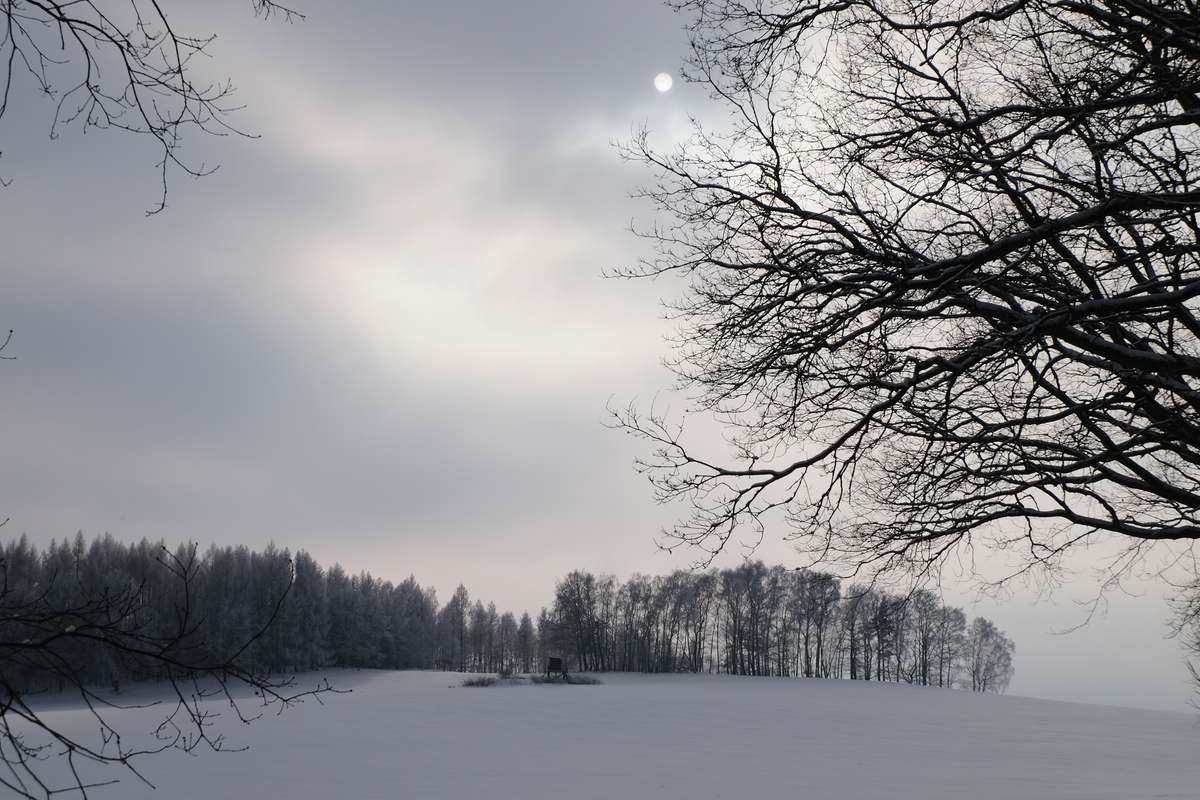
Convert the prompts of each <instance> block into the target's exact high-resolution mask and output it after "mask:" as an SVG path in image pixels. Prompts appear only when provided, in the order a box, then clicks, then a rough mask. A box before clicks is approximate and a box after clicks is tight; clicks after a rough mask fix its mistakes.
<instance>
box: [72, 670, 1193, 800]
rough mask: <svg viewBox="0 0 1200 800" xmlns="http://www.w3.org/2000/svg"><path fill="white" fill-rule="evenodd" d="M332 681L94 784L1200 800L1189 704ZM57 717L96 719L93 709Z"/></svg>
mask: <svg viewBox="0 0 1200 800" xmlns="http://www.w3.org/2000/svg"><path fill="white" fill-rule="evenodd" d="M332 677H333V679H334V681H335V683H336V684H338V685H340V686H343V687H347V688H353V693H352V694H348V695H341V696H336V697H333V698H331V699H329V700H328V702H327V703H326V704H325V705H324V706H320V705H317V704H315V703H311V702H310V703H308V704H306V705H305V706H304V707H301V708H298V709H296V710H295V711H289V712H288V713H287V714H285V715H284V716H283V717H280V718H276V717H267V718H264V719H262V720H260V721H258V722H256V723H255V724H254V725H252V726H249V727H241V726H237V727H236V728H231V737H232V740H231V741H232V743H233V744H246V745H249V746H250V748H251V749H250V750H249V751H248V752H243V753H225V754H203V755H201V756H198V757H191V756H185V755H182V754H178V753H168V754H166V755H162V756H157V757H154V758H151V759H149V760H147V761H145V762H143V768H144V771H145V772H146V774H147V776H148V777H149V778H150V779H151V780H153V781H155V782H157V783H158V784H159V787H160V789H159V791H158V792H157V793H156V792H153V791H151V790H149V789H146V788H145V787H142V786H140V785H138V784H137V783H136V781H135V780H133V779H131V778H123V779H122V781H121V783H120V784H119V785H117V786H114V787H107V788H104V789H100V790H97V791H96V792H94V796H95V797H97V798H101V799H102V800H103V799H106V798H141V797H170V798H172V799H173V800H189V799H190V798H196V799H197V800H199V799H200V798H204V800H209V799H210V798H213V797H228V798H240V797H246V798H276V797H277V798H286V800H327V798H339V799H340V800H357V799H360V798H361V799H362V800H368V799H370V798H379V799H381V800H382V798H388V799H389V800H391V799H392V798H431V799H437V800H469V799H470V798H480V797H486V798H489V800H516V798H543V797H545V798H551V797H553V798H569V799H570V800H592V799H594V800H601V799H603V800H612V799H613V798H759V797H762V798H775V797H789V798H852V799H853V800H884V799H885V798H888V799H890V798H921V800H963V799H964V798H972V799H974V800H992V799H993V798H995V800H1010V799H1012V798H1079V799H1080V800H1083V799H1084V798H1087V800H1099V799H1100V798H1113V799H1114V800H1116V799H1117V798H1120V800H1131V799H1132V798H1200V725H1198V724H1197V719H1198V718H1197V716H1195V715H1189V714H1182V713H1180V714H1173V713H1168V712H1161V711H1146V710H1137V709H1126V708H1115V707H1108V706H1091V705H1079V704H1073V703H1057V702H1050V701H1044V700H1033V699H1029V698H1020V697H1003V696H994V695H973V694H970V693H966V692H956V691H948V690H939V689H923V688H920V687H913V686H906V685H897V684H876V683H864V682H850V681H821V680H796V679H774V678H738V677H729V676H708V675H699V676H690V675H660V676H646V675H604V676H601V677H602V679H603V681H604V684H603V685H601V686H561V685H556V686H533V685H520V686H495V687H489V688H461V687H458V686H457V683H458V681H459V679H460V676H458V675H456V674H453V673H429V672H424V673H418V672H367V671H364V672H346V673H333V674H332ZM452 685H454V686H455V688H450V687H451V686H452ZM50 713H51V714H52V715H53V716H54V717H55V719H56V721H61V722H63V723H64V724H67V725H69V726H71V727H72V728H74V727H75V726H81V727H80V728H78V729H79V730H83V727H82V726H84V725H86V724H87V722H86V718H85V716H84V714H83V713H82V712H80V711H78V710H72V709H61V710H56V711H53V712H50ZM147 713H148V712H146V711H127V712H121V714H122V716H123V717H124V720H125V721H128V722H130V723H134V722H136V721H137V720H136V718H135V715H146V714H147ZM149 718H150V717H147V719H149ZM122 724H124V723H122ZM110 777H112V776H110Z"/></svg>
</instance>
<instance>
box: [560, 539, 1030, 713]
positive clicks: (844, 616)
mask: <svg viewBox="0 0 1200 800" xmlns="http://www.w3.org/2000/svg"><path fill="white" fill-rule="evenodd" d="M540 627H541V628H542V630H543V631H544V632H545V633H546V634H547V635H549V637H551V638H550V639H549V640H548V641H547V643H546V645H545V647H546V649H547V650H551V649H554V650H558V651H560V652H564V653H567V654H569V655H570V657H571V658H573V660H574V661H575V663H576V666H577V668H579V669H584V670H601V671H603V670H633V671H644V672H676V671H690V672H700V671H706V672H728V673H733V674H738V675H779V676H804V677H822V678H850V679H861V680H876V681H904V682H907V683H919V684H921V685H926V686H930V685H932V686H951V687H961V688H965V689H972V690H975V691H1003V690H1004V689H1005V687H1006V686H1007V685H1008V682H1009V680H1010V679H1011V678H1012V674H1013V655H1014V651H1015V647H1014V645H1013V642H1012V640H1011V639H1009V638H1008V637H1007V636H1006V635H1005V634H1004V633H1003V632H1002V631H1000V630H999V629H998V628H997V627H996V626H995V625H994V624H993V623H992V622H990V621H989V620H987V619H984V618H983V617H976V618H975V619H974V620H972V621H970V623H969V624H968V621H967V616H966V614H965V613H964V612H963V610H962V609H960V608H955V607H952V606H947V605H945V604H943V603H942V602H941V601H940V599H939V598H938V596H937V595H936V594H934V593H933V592H930V591H927V590H918V591H914V592H911V593H909V594H904V595H900V594H890V593H888V592H885V591H881V590H879V589H877V588H872V587H870V586H866V585H851V586H848V587H846V588H845V589H843V587H842V585H841V582H840V581H839V580H838V579H837V578H835V577H834V576H832V575H828V574H825V573H821V572H809V571H805V570H786V569H784V568H782V567H779V566H775V567H767V566H766V565H765V564H763V563H762V562H761V561H748V562H745V563H743V564H742V565H741V566H738V567H736V568H733V569H724V570H719V571H718V570H710V571H707V572H700V573H692V572H674V573H671V574H669V575H662V576H656V577H648V576H644V575H635V576H634V577H632V578H630V579H629V580H628V581H626V582H624V583H618V582H617V580H616V579H615V578H613V577H612V576H596V575H592V574H591V573H588V572H578V571H577V572H572V573H571V574H570V575H568V576H567V577H566V578H565V579H563V580H562V581H561V582H559V584H558V586H557V588H556V591H555V598H554V606H553V608H552V610H551V611H550V612H549V614H548V618H547V616H546V615H544V616H543V618H542V620H541V626H540Z"/></svg>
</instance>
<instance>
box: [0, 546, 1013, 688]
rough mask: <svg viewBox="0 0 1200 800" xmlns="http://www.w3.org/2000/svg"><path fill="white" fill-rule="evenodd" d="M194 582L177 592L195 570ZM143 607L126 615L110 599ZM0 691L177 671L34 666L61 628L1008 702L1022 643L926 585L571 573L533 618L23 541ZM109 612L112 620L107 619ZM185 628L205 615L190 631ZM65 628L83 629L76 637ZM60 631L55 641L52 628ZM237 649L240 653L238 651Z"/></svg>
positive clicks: (274, 574) (90, 662)
mask: <svg viewBox="0 0 1200 800" xmlns="http://www.w3.org/2000/svg"><path fill="white" fill-rule="evenodd" d="M179 565H184V566H183V568H182V572H183V574H185V575H186V578H187V580H186V581H180V579H179V578H180V574H181V569H180V567H179ZM118 596H120V597H126V598H129V602H123V603H120V604H114V603H113V602H111V599H112V598H114V597H118ZM35 606H36V607H37V608H38V609H40V610H41V611H40V614H39V615H37V616H36V618H34V617H32V616H31V615H29V614H23V615H14V614H12V613H4V614H3V617H2V618H0V682H2V683H3V684H4V685H5V686H12V687H20V688H21V689H22V690H24V691H28V690H30V689H42V688H51V689H52V688H56V686H61V685H62V684H63V678H64V674H69V675H71V676H73V679H77V680H80V681H83V682H86V683H89V684H92V685H101V686H108V685H112V686H114V687H116V688H119V687H120V686H121V684H122V683H123V682H126V681H129V680H159V679H169V678H172V677H178V676H177V675H172V674H171V670H172V662H171V661H170V660H164V659H162V658H147V657H144V655H143V654H139V653H138V652H126V651H124V650H122V649H119V648H111V647H104V646H100V645H98V643H97V642H95V641H92V640H90V639H88V638H87V637H80V636H79V635H64V636H62V638H61V641H53V640H54V639H55V637H54V636H51V637H50V639H51V641H52V644H51V645H50V651H51V652H52V653H53V656H54V658H55V659H56V662H55V663H58V664H60V665H61V667H62V669H59V670H47V669H46V664H45V662H43V661H36V662H30V661H28V660H26V659H24V658H23V654H24V650H23V648H22V643H23V642H29V641H30V640H31V639H33V638H35V637H40V639H39V641H45V640H46V634H47V630H46V626H47V621H48V620H49V621H52V622H53V625H55V626H57V628H58V629H60V630H61V631H62V632H65V633H71V634H76V633H77V632H82V631H84V630H86V629H87V628H88V626H97V625H103V626H108V627H110V628H111V627H116V628H127V629H129V630H131V631H134V630H136V631H139V632H140V635H142V636H146V637H149V638H150V639H154V640H161V641H165V642H169V643H170V644H169V647H170V648H174V649H175V650H176V651H177V652H179V653H181V654H186V655H187V658H184V659H181V660H182V661H183V662H185V663H203V662H204V659H205V658H206V657H211V658H217V657H220V658H222V659H226V660H228V659H230V658H231V657H232V658H233V659H235V660H236V662H237V663H238V664H239V665H240V666H241V667H243V668H244V669H246V670H247V671H251V672H254V673H264V674H265V673H284V672H298V671H311V670H320V669H325V668H333V667H349V668H357V667H363V668H377V669H446V670H458V671H463V672H531V671H536V670H539V669H540V668H541V665H542V664H544V662H545V659H546V658H548V657H549V656H551V655H556V656H563V657H565V658H566V659H567V661H568V664H570V665H571V667H572V668H573V669H575V670H583V671H612V670H620V671H636V672H723V673H732V674H738V675H773V676H804V677H822V678H850V679H861V680H875V681H904V682H908V683H919V684H922V685H931V686H946V687H959V688H966V689H973V690H977V691H1003V690H1004V688H1005V687H1006V686H1007V684H1008V682H1009V680H1010V678H1011V677H1012V673H1013V654H1014V646H1013V643H1012V641H1011V640H1010V639H1009V638H1008V637H1007V636H1006V635H1005V634H1004V633H1003V632H1002V631H1000V630H999V629H997V628H996V626H995V625H994V624H993V623H991V622H990V621H988V620H986V619H984V618H982V617H977V618H975V619H974V620H972V621H970V623H968V620H967V616H966V614H965V613H964V612H963V611H962V609H959V608H954V607H951V606H947V605H945V604H943V603H941V602H940V600H939V598H938V597H937V595H935V594H934V593H932V592H930V591H927V590H918V591H914V592H911V593H909V594H903V595H901V594H891V593H888V592H886V591H882V590H880V589H879V588H874V587H870V586H866V585H851V586H848V587H846V588H845V589H843V587H842V584H841V582H840V581H839V580H838V579H837V578H836V577H834V576H832V575H828V574H825V573H820V572H811V571H806V570H787V569H784V568H783V567H779V566H774V567H768V566H766V565H765V564H763V563H762V562H761V561H748V562H745V563H743V564H741V565H740V566H738V567H735V568H730V569H723V570H708V571H705V572H684V571H677V572H673V573H670V574H668V575H660V576H653V577H651V576H645V575H635V576H633V577H631V578H630V579H629V580H627V581H625V582H623V583H620V582H618V581H617V579H616V578H614V577H613V576H608V575H601V576H597V575H593V574H592V573H590V572H584V571H575V572H571V573H570V574H569V575H567V576H566V577H565V578H563V579H562V580H561V581H559V582H558V584H557V586H556V588H555V594H554V598H553V602H552V603H551V605H550V607H549V608H543V609H542V610H541V611H540V613H539V614H538V617H537V620H536V621H535V620H534V619H533V618H532V617H531V616H530V615H529V614H528V613H523V614H521V615H520V616H517V615H515V614H513V613H512V612H508V611H504V612H501V611H498V610H497V608H496V605H495V603H487V604H486V605H485V604H484V602H482V601H481V600H478V599H476V600H474V601H472V599H471V596H470V594H469V592H468V591H467V589H466V587H465V586H461V585H460V586H459V587H458V588H457V589H456V590H455V592H454V593H453V594H452V595H451V597H450V598H449V600H448V601H447V602H446V603H444V604H439V602H438V599H437V594H436V592H435V591H434V590H433V589H432V588H429V587H422V586H421V585H420V584H419V583H417V581H416V579H415V578H413V577H411V576H410V577H409V578H407V579H405V580H403V581H401V582H399V583H393V582H391V581H386V580H381V579H379V578H377V577H375V576H373V575H371V574H370V573H368V572H360V573H358V574H349V573H347V572H346V571H345V570H344V569H343V568H342V567H341V566H340V565H336V564H335V565H334V566H332V567H330V568H328V569H325V568H323V567H322V566H321V565H319V564H318V563H317V562H316V561H315V560H314V559H313V558H312V557H311V556H310V555H309V554H308V553H306V552H304V551H303V550H300V551H297V552H296V553H294V554H293V553H291V552H290V551H289V550H287V549H280V548H278V547H276V546H275V545H273V544H272V545H269V546H268V547H267V548H266V549H265V550H263V551H262V552H256V551H253V550H250V549H249V548H247V547H244V546H239V547H229V546H226V547H217V546H213V547H210V548H209V549H208V550H206V551H204V552H203V553H201V552H199V551H198V550H197V548H196V547H195V546H194V545H183V546H180V547H178V548H176V549H174V550H168V549H167V548H166V547H165V546H164V545H163V544H162V543H161V542H159V543H152V542H149V541H147V540H142V541H141V542H138V543H134V544H123V543H121V542H118V541H117V540H115V539H113V538H112V537H110V536H104V537H100V538H96V539H93V540H92V541H91V542H90V543H89V542H88V541H87V540H86V539H85V538H84V537H83V535H82V534H79V535H77V536H76V537H75V538H74V539H73V540H62V541H58V542H52V543H51V544H50V545H49V546H48V547H47V548H45V549H44V550H41V551H39V550H38V549H37V548H36V547H34V546H33V545H31V544H30V543H29V541H28V539H27V538H26V537H24V536H23V537H21V538H20V539H19V540H16V541H10V542H8V543H7V544H5V545H4V548H3V588H2V591H0V611H10V610H11V609H14V608H30V607H35ZM99 617H102V618H99ZM181 619H186V620H191V622H187V623H182V624H181ZM68 629H70V630H69V631H68ZM52 633H53V632H52ZM231 653H232V654H233V655H232V656H231V655H230V654H231Z"/></svg>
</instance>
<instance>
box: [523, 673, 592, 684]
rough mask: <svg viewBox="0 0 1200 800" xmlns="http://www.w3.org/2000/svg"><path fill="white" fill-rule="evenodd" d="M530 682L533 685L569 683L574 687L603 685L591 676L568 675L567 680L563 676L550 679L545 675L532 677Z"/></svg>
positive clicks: (552, 676)
mask: <svg viewBox="0 0 1200 800" xmlns="http://www.w3.org/2000/svg"><path fill="white" fill-rule="evenodd" d="M529 680H530V682H532V683H567V684H570V685H572V686H599V685H600V683H601V681H600V680H599V679H598V678H593V677H592V676H591V675H568V676H566V677H565V678H564V677H562V676H561V675H551V676H550V677H549V678H547V677H546V676H545V675H530V676H529Z"/></svg>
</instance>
